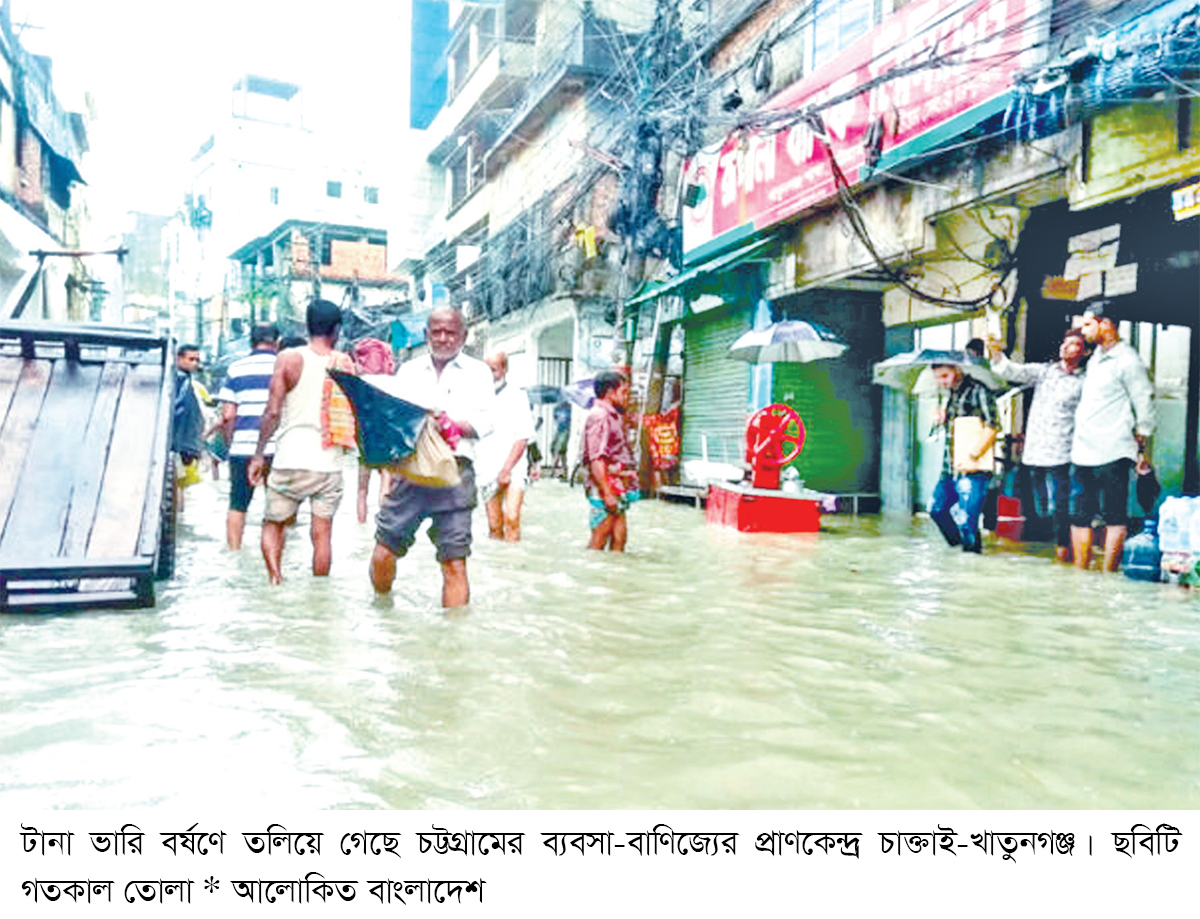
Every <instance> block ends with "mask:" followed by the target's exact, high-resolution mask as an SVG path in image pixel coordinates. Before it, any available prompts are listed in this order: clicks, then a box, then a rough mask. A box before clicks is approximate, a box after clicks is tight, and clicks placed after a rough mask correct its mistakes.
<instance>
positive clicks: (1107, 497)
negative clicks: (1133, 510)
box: [1071, 457, 1133, 527]
mask: <svg viewBox="0 0 1200 919" xmlns="http://www.w3.org/2000/svg"><path fill="white" fill-rule="evenodd" d="M1132 471H1133V460H1131V459H1128V458H1124V457H1123V458H1122V459H1119V460H1115V461H1114V462H1111V463H1104V464H1103V465H1102V466H1072V467H1071V479H1072V485H1073V486H1074V487H1073V488H1072V490H1071V526H1075V527H1093V526H1113V527H1123V526H1128V525H1129V475H1130V473H1131V472H1132Z"/></svg>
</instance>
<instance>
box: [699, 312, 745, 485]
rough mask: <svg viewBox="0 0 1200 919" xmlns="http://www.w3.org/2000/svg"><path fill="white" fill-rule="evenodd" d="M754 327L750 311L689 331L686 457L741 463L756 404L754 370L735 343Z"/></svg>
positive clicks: (715, 320) (701, 325)
mask: <svg viewBox="0 0 1200 919" xmlns="http://www.w3.org/2000/svg"><path fill="white" fill-rule="evenodd" d="M749 328H750V314H749V311H748V310H740V311H738V312H736V313H734V314H732V315H729V316H724V317H721V318H719V319H714V320H712V321H710V322H705V323H703V324H699V325H695V326H691V327H690V328H688V329H687V330H686V342H685V348H684V372H683V420H682V429H683V431H682V433H683V459H685V460H689V459H702V458H703V457H704V454H705V453H707V454H708V459H709V460H710V461H712V462H718V463H740V462H741V461H742V458H743V454H744V451H745V440H746V415H747V413H748V411H749V408H750V370H749V366H750V365H749V364H747V363H745V362H744V361H735V360H733V359H732V358H731V357H729V346H730V345H732V344H733V342H734V340H735V339H737V337H738V336H739V335H741V334H742V333H743V332H745V331H746V330H747V329H749Z"/></svg>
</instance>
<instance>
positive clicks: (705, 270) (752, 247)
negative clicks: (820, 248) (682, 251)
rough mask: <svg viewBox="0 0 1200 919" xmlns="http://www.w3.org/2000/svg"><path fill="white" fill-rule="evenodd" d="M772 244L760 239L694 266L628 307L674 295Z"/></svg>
mask: <svg viewBox="0 0 1200 919" xmlns="http://www.w3.org/2000/svg"><path fill="white" fill-rule="evenodd" d="M771 242H772V240H770V239H760V240H758V241H756V242H752V243H750V244H749V245H747V246H742V247H741V248H740V249H734V250H732V251H731V252H726V253H725V254H724V255H718V256H717V257H716V258H711V259H709V260H708V261H707V262H701V263H700V264H699V265H693V266H692V267H691V268H689V269H688V270H687V271H683V272H680V273H679V274H677V275H676V276H675V277H673V278H671V279H670V280H669V281H664V282H663V283H661V284H655V285H654V286H653V287H648V288H647V289H646V290H643V291H642V292H641V293H639V294H638V295H637V296H636V297H633V298H631V299H630V300H628V301H627V305H629V306H635V305H636V304H638V303H641V302H643V301H644V300H652V299H653V298H655V297H661V296H663V295H664V294H669V293H672V292H673V291H676V290H678V289H679V288H680V287H682V286H683V285H684V284H686V283H688V282H689V281H693V280H695V279H696V278H698V277H700V276H701V275H704V274H712V273H713V272H714V271H719V270H721V269H722V268H728V267H731V266H732V265H735V264H736V263H737V262H739V261H741V260H742V259H744V258H745V257H746V256H748V255H751V254H753V253H755V252H758V251H759V250H761V249H763V248H765V247H766V246H768V245H769V244H770V243H771Z"/></svg>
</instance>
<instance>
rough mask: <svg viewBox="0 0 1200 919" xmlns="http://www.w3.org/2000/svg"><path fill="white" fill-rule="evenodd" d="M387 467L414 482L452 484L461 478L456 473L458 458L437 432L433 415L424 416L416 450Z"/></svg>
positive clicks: (440, 485)
mask: <svg viewBox="0 0 1200 919" xmlns="http://www.w3.org/2000/svg"><path fill="white" fill-rule="evenodd" d="M389 468H391V470H392V471H393V472H395V473H396V474H397V475H402V476H404V478H406V479H408V480H409V481H410V482H413V483H414V484H417V485H427V486H431V487H434V488H451V487H453V486H455V485H458V484H459V483H460V482H461V481H462V477H461V476H460V475H459V474H458V461H457V460H456V459H455V458H454V453H453V452H451V450H450V445H449V444H447V443H446V441H445V440H443V439H442V436H441V435H440V434H438V432H437V422H436V421H434V420H433V416H432V415H427V416H426V417H425V424H424V425H422V427H421V433H420V434H418V435H417V448H416V450H414V451H413V452H412V454H411V455H410V456H408V457H406V458H405V459H403V460H401V461H400V462H399V463H396V464H395V465H393V466H391V467H389Z"/></svg>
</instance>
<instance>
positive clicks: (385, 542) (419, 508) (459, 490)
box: [375, 458, 475, 562]
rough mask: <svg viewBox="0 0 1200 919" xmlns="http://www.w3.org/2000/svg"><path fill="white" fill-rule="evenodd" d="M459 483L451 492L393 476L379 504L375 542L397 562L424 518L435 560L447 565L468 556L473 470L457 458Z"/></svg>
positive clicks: (473, 491) (412, 540)
mask: <svg viewBox="0 0 1200 919" xmlns="http://www.w3.org/2000/svg"><path fill="white" fill-rule="evenodd" d="M458 467H459V473H460V475H461V476H462V481H461V482H459V484H457V485H454V486H452V487H450V488H433V487H430V486H428V485H415V484H413V483H412V482H410V481H409V480H408V479H406V478H404V476H401V475H394V476H392V487H391V490H390V491H388V493H387V495H386V496H384V499H383V500H382V501H381V502H380V507H379V514H378V515H377V516H376V517H375V541H376V542H377V543H379V545H381V546H384V547H385V548H386V549H387V550H388V551H390V552H391V553H392V554H393V555H395V556H396V557H397V558H399V557H402V556H404V555H405V554H407V553H408V550H409V549H410V548H412V544H413V543H414V542H415V541H416V538H417V530H418V529H419V528H420V526H421V524H422V523H423V522H424V520H425V518H426V517H428V518H430V519H431V520H432V521H433V523H432V525H431V526H430V527H429V539H430V541H431V542H432V543H433V544H434V545H435V546H436V547H437V560H438V561H439V562H449V561H455V560H458V559H464V558H466V557H467V556H469V555H470V554H471V511H472V510H473V509H474V507H475V470H474V467H472V466H471V464H470V463H469V462H467V461H466V460H464V459H462V458H460V459H459V461H458Z"/></svg>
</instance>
